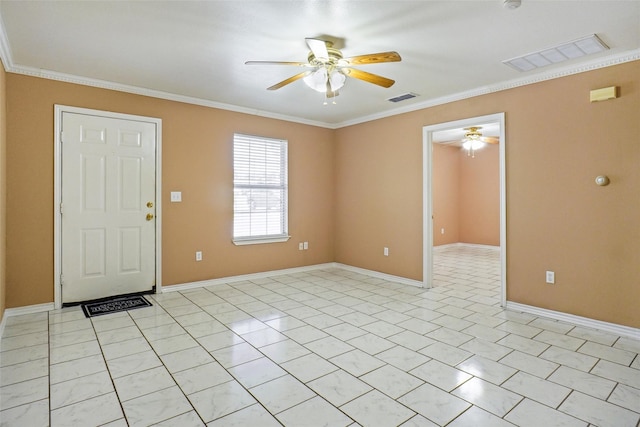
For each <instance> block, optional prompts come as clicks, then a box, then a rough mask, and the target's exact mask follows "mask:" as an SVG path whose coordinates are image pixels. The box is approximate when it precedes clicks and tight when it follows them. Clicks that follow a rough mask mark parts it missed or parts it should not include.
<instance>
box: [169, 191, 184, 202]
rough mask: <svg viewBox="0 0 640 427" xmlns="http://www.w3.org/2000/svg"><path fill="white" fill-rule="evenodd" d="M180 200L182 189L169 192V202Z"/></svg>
mask: <svg viewBox="0 0 640 427" xmlns="http://www.w3.org/2000/svg"><path fill="white" fill-rule="evenodd" d="M181 201H182V191H172V192H171V202H173V203H175V202H181Z"/></svg>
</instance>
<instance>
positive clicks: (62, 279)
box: [60, 274, 64, 286]
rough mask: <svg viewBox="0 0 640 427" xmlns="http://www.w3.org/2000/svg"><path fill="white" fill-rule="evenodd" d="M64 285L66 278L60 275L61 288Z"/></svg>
mask: <svg viewBox="0 0 640 427" xmlns="http://www.w3.org/2000/svg"><path fill="white" fill-rule="evenodd" d="M62 285H64V276H63V275H62V274H61V275H60V286H62Z"/></svg>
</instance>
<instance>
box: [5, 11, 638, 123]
mask: <svg viewBox="0 0 640 427" xmlns="http://www.w3.org/2000/svg"><path fill="white" fill-rule="evenodd" d="M0 59H2V63H3V65H4V68H5V71H6V72H8V73H15V74H22V75H26V76H31V77H39V78H43V79H49V80H57V81H61V82H66V83H73V84H79V85H83V86H92V87H97V88H101V89H108V90H114V91H118V92H126V93H131V94H135V95H142V96H149V97H152V98H158V99H165V100H168V101H176V102H183V103H186V104H194V105H200V106H203V107H209V108H217V109H220V110H227V111H233V112H236V113H242V114H250V115H254V116H259V117H265V118H270V119H276V120H283V121H287V122H293V123H300V124H305V125H310V126H318V127H322V128H327V129H340V128H343V127H348V126H353V125H357V124H360V123H365V122H370V121H373V120H379V119H384V118H387V117H392V116H397V115H399V114H404V113H409V112H412V111H417V110H422V109H425V108H429V107H435V106H437V105H442V104H448V103H450V102H454V101H461V100H464V99H468V98H473V97H476V96H480V95H486V94H489V93H494V92H500V91H503V90H508V89H513V88H517V87H520V86H526V85H530V84H535V83H539V82H543V81H546V80H553V79H557V78H561V77H566V76H570V75H573V74H579V73H584V72H587V71H592V70H596V69H599V68H605V67H610V66H613V65H618V64H622V63H625V62H631V61H636V60H640V49H636V50H631V51H625V52H622V53H618V54H615V55H609V56H606V57H601V58H597V59H594V60H592V61H590V62H586V63H581V64H579V65H573V66H566V67H563V68H556V69H553V70H550V71H547V72H541V73H537V74H532V75H528V76H525V77H522V78H518V79H513V80H508V81H505V82H500V83H497V84H494V85H488V86H483V87H479V88H475V89H471V90H468V91H464V92H459V93H455V94H451V95H447V96H443V97H439V98H432V99H428V100H426V101H423V102H418V103H415V104H411V105H408V106H405V107H398V108H394V109H392V110H387V111H384V112H381V113H376V114H371V115H368V116H363V117H359V118H356V119H353V120H347V121H344V122H340V123H326V122H320V121H316V120H309V119H305V118H301V117H295V116H289V115H285V114H278V113H273V112H269V111H263V110H257V109H253V108H247V107H241V106H238V105H232V104H225V103H221V102H216V101H212V100H209V99H203V98H197V97H191V96H185V95H179V94H175V93H169V92H163V91H158V90H153V89H148V88H143V87H138V86H130V85H125V84H120V83H115V82H110V81H105V80H97V79H91V78H87V77H83V76H77V75H72V74H65V73H59V72H56V71H51V70H44V69H39V68H33V67H26V66H21V65H17V64H15V63H14V62H13V57H12V54H11V48H10V46H9V43H8V38H7V34H6V32H5V28H4V22H3V20H2V16H1V15H0Z"/></svg>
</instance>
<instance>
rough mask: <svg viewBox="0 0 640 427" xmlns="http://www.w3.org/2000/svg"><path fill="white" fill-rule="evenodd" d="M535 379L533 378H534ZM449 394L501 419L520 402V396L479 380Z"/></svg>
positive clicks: (471, 380)
mask: <svg viewBox="0 0 640 427" xmlns="http://www.w3.org/2000/svg"><path fill="white" fill-rule="evenodd" d="M534 378H535V377H534ZM451 394H453V395H455V396H458V397H460V398H462V399H464V400H466V401H467V402H471V403H473V404H474V405H476V406H479V407H480V408H482V409H484V410H485V411H488V412H491V413H492V414H494V415H497V416H498V417H500V418H502V417H504V416H505V415H506V414H507V413H508V412H509V411H510V410H511V409H512V408H513V407H514V406H516V405H517V404H518V403H519V402H520V401H521V400H522V396H521V395H519V394H516V393H513V392H511V391H508V390H505V389H504V388H501V387H498V386H496V385H494V384H492V383H490V382H488V381H485V380H483V379H480V378H472V379H470V380H469V381H467V382H465V383H464V384H462V385H461V386H460V387H458V388H457V389H455V390H453V392H451Z"/></svg>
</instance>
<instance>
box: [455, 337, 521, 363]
mask: <svg viewBox="0 0 640 427" xmlns="http://www.w3.org/2000/svg"><path fill="white" fill-rule="evenodd" d="M460 348H461V349H462V350H466V351H469V352H471V353H474V354H475V355H476V356H481V357H484V358H485V359H490V360H494V361H495V360H500V359H502V358H503V357H504V356H506V355H507V354H509V353H511V352H512V351H513V349H511V348H509V347H505V346H502V345H500V344H495V343H492V342H489V341H485V340H481V339H477V338H474V339H472V340H471V341H467V342H466V343H464V344H462V345H461V346H460Z"/></svg>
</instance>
